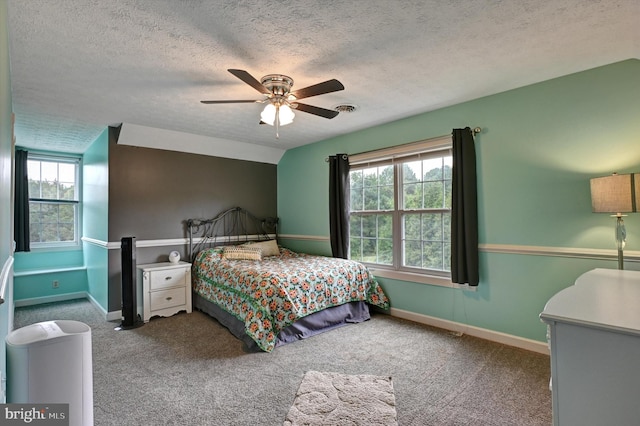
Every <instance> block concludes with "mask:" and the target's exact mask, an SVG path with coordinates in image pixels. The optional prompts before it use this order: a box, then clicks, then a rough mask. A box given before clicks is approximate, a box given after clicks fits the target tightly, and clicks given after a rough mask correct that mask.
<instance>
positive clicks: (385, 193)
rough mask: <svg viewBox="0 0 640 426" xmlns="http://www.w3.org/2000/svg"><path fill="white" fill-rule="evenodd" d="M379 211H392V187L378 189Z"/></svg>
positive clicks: (386, 186)
mask: <svg viewBox="0 0 640 426" xmlns="http://www.w3.org/2000/svg"><path fill="white" fill-rule="evenodd" d="M380 210H393V185H391V186H388V185H385V186H382V187H380Z"/></svg>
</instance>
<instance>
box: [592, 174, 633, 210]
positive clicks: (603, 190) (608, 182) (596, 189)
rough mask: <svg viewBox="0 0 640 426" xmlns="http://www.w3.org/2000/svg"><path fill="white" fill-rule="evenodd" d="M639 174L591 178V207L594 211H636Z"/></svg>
mask: <svg viewBox="0 0 640 426" xmlns="http://www.w3.org/2000/svg"><path fill="white" fill-rule="evenodd" d="M639 186H640V175H639V174H637V173H631V174H625V175H619V174H617V173H614V174H612V175H611V176H603V177H599V178H593V179H591V207H592V208H593V212H594V213H630V212H637V211H638V207H637V204H636V200H637V199H638V198H640V196H639V191H640V187H639Z"/></svg>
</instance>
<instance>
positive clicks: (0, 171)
mask: <svg viewBox="0 0 640 426" xmlns="http://www.w3.org/2000/svg"><path fill="white" fill-rule="evenodd" d="M8 19H9V18H8V16H7V2H4V1H3V2H0V269H2V268H3V267H4V265H9V264H10V263H11V255H12V253H13V229H12V227H13V218H12V217H11V216H12V212H13V209H12V207H11V206H12V205H13V203H12V197H11V187H12V184H11V182H12V179H11V174H12V166H11V165H12V153H13V149H12V144H11V138H12V128H13V126H12V114H13V110H12V106H11V78H10V64H9V34H8V30H7V21H8ZM12 289H13V279H12V278H11V274H9V283H8V285H7V291H6V292H5V298H6V301H5V303H3V304H0V375H1V376H2V379H4V378H6V375H5V372H6V356H5V340H4V339H5V337H6V335H7V334H8V333H9V332H10V331H11V330H12V329H13V295H12ZM1 383H3V384H2V386H1V387H2V389H1V391H0V402H2V398H3V397H4V390H5V386H4V382H1Z"/></svg>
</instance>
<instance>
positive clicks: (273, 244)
mask: <svg viewBox="0 0 640 426" xmlns="http://www.w3.org/2000/svg"><path fill="white" fill-rule="evenodd" d="M247 245H248V246H250V247H260V248H261V249H262V255H263V256H279V255H280V248H279V247H278V242H277V241H276V240H267V241H261V242H259V243H248V244H247Z"/></svg>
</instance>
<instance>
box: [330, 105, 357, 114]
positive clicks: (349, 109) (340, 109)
mask: <svg viewBox="0 0 640 426" xmlns="http://www.w3.org/2000/svg"><path fill="white" fill-rule="evenodd" d="M333 109H334V110H335V111H338V112H340V113H349V112H355V111H356V110H357V109H358V105H353V104H341V105H337V106H335V107H333Z"/></svg>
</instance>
